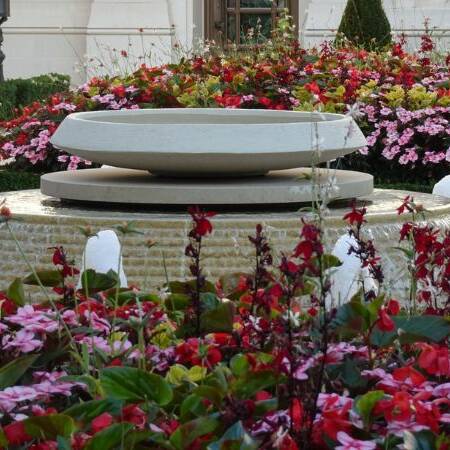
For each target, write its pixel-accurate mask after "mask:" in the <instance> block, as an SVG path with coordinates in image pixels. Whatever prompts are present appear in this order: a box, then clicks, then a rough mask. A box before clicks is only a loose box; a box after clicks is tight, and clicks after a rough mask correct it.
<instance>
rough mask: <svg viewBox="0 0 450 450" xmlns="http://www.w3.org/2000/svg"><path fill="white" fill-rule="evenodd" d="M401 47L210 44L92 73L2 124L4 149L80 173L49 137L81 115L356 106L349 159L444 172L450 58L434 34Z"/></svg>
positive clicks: (19, 158)
mask: <svg viewBox="0 0 450 450" xmlns="http://www.w3.org/2000/svg"><path fill="white" fill-rule="evenodd" d="M403 44H404V43H403V42H402V41H401V40H400V41H399V42H397V43H395V44H394V45H392V46H391V47H390V48H386V49H385V50H380V51H377V52H368V51H366V50H362V49H359V48H356V47H353V46H351V45H350V44H346V45H344V46H340V47H335V46H333V45H331V44H329V43H324V44H323V45H322V47H321V48H320V49H312V50H305V49H302V48H300V47H299V45H298V43H297V42H296V41H294V40H287V42H285V44H284V45H276V46H275V45H274V44H273V43H268V44H265V45H263V46H260V47H258V48H257V49H255V50H254V51H251V52H234V53H233V52H230V53H228V54H220V53H218V52H217V51H215V50H213V49H210V52H209V53H206V54H205V55H203V56H197V57H191V58H188V59H182V60H181V61H180V62H179V63H178V64H170V65H165V66H161V67H147V66H142V67H141V68H139V69H138V70H137V71H136V72H134V73H132V74H130V75H129V76H126V77H113V78H93V79H92V80H90V81H89V82H88V83H86V84H84V85H82V86H80V87H79V88H78V89H76V90H75V91H72V92H68V93H64V94H61V95H55V96H52V97H51V98H50V99H49V100H48V102H47V103H46V104H37V103H36V104H33V105H30V106H29V107H27V108H25V109H24V110H23V111H22V113H21V115H19V116H18V117H16V118H15V119H13V120H11V121H8V122H4V123H2V124H0V129H1V128H3V129H4V132H3V136H2V137H1V138H0V147H1V148H2V154H3V156H4V157H5V158H9V157H12V158H14V161H15V162H14V165H15V166H17V167H27V168H34V169H36V170H38V171H46V170H57V169H62V168H68V169H76V168H79V167H85V165H86V164H89V163H88V162H85V161H81V160H80V159H79V158H77V157H73V156H69V155H67V154H65V153H62V152H59V151H58V150H57V149H55V148H53V147H52V145H51V144H49V142H48V139H49V137H51V135H52V134H53V133H54V131H55V129H56V127H57V126H58V124H59V123H60V122H61V121H62V119H64V117H65V116H66V115H67V114H69V113H71V112H74V111H94V110H102V109H123V108H172V107H190V108H195V107H224V108H263V109H264V108H268V109H282V110H292V109H293V110H302V111H305V110H306V111H312V110H320V111H327V112H339V113H348V112H349V111H350V113H351V114H352V115H353V116H354V117H355V118H357V120H358V123H359V124H360V126H361V127H362V128H363V131H364V132H365V133H366V135H367V136H368V139H369V145H368V147H367V148H364V149H361V155H359V156H358V157H356V158H355V157H353V158H349V160H348V163H349V164H351V165H352V166H358V165H361V164H362V165H365V167H366V168H368V169H369V170H370V169H371V168H372V169H373V170H374V171H376V174H377V176H383V175H385V176H389V174H392V173H395V174H396V175H394V176H398V177H400V178H402V177H404V178H408V177H410V178H411V177H416V176H417V174H420V175H421V177H422V179H423V174H424V173H426V174H427V175H428V176H429V177H437V176H438V175H440V174H441V173H443V172H448V169H449V159H450V155H449V151H448V150H449V146H450V135H449V133H450V128H449V126H448V120H449V114H450V112H449V108H450V89H449V88H450V85H449V64H450V58H447V60H446V61H444V60H443V58H441V59H440V60H439V62H438V60H437V59H436V58H435V53H434V44H433V42H432V40H431V38H430V36H429V35H428V34H425V35H424V37H423V42H422V47H421V49H420V51H419V52H418V53H417V54H410V53H407V52H406V51H405V50H404V48H403ZM374 164H375V166H374ZM406 168H407V169H408V170H405V169H406ZM392 169H397V170H394V171H393V170H392Z"/></svg>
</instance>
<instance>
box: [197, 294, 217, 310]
mask: <svg viewBox="0 0 450 450" xmlns="http://www.w3.org/2000/svg"><path fill="white" fill-rule="evenodd" d="M200 303H201V306H202V311H213V310H215V309H216V308H218V307H219V306H220V300H219V298H218V297H217V295H216V294H214V293H213V292H203V293H201V294H200Z"/></svg>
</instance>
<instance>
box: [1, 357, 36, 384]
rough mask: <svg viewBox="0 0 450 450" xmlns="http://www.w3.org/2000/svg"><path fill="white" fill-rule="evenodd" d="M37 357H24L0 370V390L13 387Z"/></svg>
mask: <svg viewBox="0 0 450 450" xmlns="http://www.w3.org/2000/svg"><path fill="white" fill-rule="evenodd" d="M38 356H39V355H24V356H21V357H20V358H16V359H15V360H13V361H11V362H9V363H8V364H6V365H4V366H3V367H2V368H0V389H6V388H7V387H10V386H14V385H15V384H16V383H17V381H18V380H19V379H20V377H21V376H22V375H24V374H25V372H26V371H27V370H28V369H29V368H30V367H31V365H32V364H33V363H34V362H35V361H36V359H37V358H38Z"/></svg>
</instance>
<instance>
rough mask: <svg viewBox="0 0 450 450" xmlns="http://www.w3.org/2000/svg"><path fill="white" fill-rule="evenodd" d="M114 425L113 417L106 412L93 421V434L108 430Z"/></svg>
mask: <svg viewBox="0 0 450 450" xmlns="http://www.w3.org/2000/svg"><path fill="white" fill-rule="evenodd" d="M112 423H113V416H112V415H111V414H109V413H107V412H104V413H103V414H100V415H99V416H98V417H96V418H95V419H94V420H93V421H92V423H91V428H92V432H93V433H94V434H95V433H98V432H99V431H102V430H103V429H105V428H108V427H109V426H110V425H111V424H112Z"/></svg>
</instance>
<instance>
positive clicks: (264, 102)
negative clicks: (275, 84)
mask: <svg viewBox="0 0 450 450" xmlns="http://www.w3.org/2000/svg"><path fill="white" fill-rule="evenodd" d="M258 103H260V104H261V105H263V106H265V107H266V108H271V107H272V100H270V98H269V97H259V99H258Z"/></svg>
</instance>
